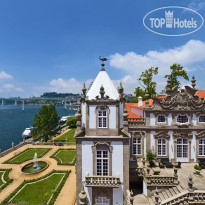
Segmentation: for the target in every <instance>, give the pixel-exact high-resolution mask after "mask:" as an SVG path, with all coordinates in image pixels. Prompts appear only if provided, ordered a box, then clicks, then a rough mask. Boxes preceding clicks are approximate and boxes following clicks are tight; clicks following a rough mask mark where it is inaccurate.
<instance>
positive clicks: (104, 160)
mask: <svg viewBox="0 0 205 205" xmlns="http://www.w3.org/2000/svg"><path fill="white" fill-rule="evenodd" d="M108 162H109V160H108V151H104V150H97V153H96V165H97V167H96V168H97V175H98V176H99V175H100V176H108V174H109V173H108V168H109V167H108Z"/></svg>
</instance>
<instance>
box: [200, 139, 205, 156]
mask: <svg viewBox="0 0 205 205" xmlns="http://www.w3.org/2000/svg"><path fill="white" fill-rule="evenodd" d="M199 156H205V139H204V138H203V139H200V140H199Z"/></svg>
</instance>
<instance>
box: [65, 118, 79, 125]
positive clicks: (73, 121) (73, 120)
mask: <svg viewBox="0 0 205 205" xmlns="http://www.w3.org/2000/svg"><path fill="white" fill-rule="evenodd" d="M76 123H77V117H69V118H68V119H67V121H66V125H67V126H69V127H76Z"/></svg>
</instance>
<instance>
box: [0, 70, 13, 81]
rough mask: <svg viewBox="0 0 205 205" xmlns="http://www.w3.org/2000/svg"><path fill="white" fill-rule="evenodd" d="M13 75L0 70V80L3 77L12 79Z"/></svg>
mask: <svg viewBox="0 0 205 205" xmlns="http://www.w3.org/2000/svg"><path fill="white" fill-rule="evenodd" d="M12 78H13V76H11V75H9V74H8V73H6V72H4V71H1V72H0V80H3V79H12Z"/></svg>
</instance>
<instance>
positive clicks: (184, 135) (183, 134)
mask: <svg viewBox="0 0 205 205" xmlns="http://www.w3.org/2000/svg"><path fill="white" fill-rule="evenodd" d="M173 137H174V138H175V139H176V138H192V137H193V134H192V133H190V132H187V131H179V132H174V133H173Z"/></svg>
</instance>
